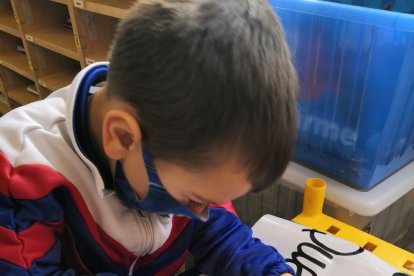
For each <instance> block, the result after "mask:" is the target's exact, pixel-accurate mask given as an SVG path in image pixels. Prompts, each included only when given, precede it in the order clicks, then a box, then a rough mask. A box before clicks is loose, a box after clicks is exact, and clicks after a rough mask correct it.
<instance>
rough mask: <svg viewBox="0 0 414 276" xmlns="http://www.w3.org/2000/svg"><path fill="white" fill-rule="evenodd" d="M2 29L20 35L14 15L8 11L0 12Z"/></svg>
mask: <svg viewBox="0 0 414 276" xmlns="http://www.w3.org/2000/svg"><path fill="white" fill-rule="evenodd" d="M0 30H1V31H3V32H6V33H9V34H11V35H14V36H17V37H19V36H20V33H19V28H18V27H17V23H16V20H15V19H14V15H13V14H10V13H7V12H0Z"/></svg>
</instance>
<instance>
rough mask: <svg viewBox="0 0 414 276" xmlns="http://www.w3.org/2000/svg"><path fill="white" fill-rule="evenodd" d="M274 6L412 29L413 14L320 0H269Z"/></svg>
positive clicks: (413, 28) (329, 16)
mask: <svg viewBox="0 0 414 276" xmlns="http://www.w3.org/2000/svg"><path fill="white" fill-rule="evenodd" d="M269 3H270V4H271V6H272V7H274V8H275V11H276V13H277V11H278V10H279V9H285V10H292V11H296V12H299V13H306V14H311V15H316V16H323V17H328V18H334V19H338V20H344V21H350V22H359V23H364V24H366V25H373V26H381V27H385V28H390V29H394V30H405V31H409V32H413V31H414V15H411V14H406V13H399V12H392V11H388V10H380V9H374V8H366V7H361V6H354V5H347V4H342V3H335V2H329V1H322V0H270V1H269Z"/></svg>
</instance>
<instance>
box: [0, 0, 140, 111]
mask: <svg viewBox="0 0 414 276" xmlns="http://www.w3.org/2000/svg"><path fill="white" fill-rule="evenodd" d="M134 2H135V0H0V116H1V115H2V114H4V113H6V112H8V111H9V110H10V109H12V108H14V107H17V106H20V105H24V104H28V103H31V102H33V101H37V100H39V99H43V98H45V97H47V96H48V95H49V94H50V93H52V92H53V91H55V90H57V89H60V88H62V87H64V86H66V85H68V84H70V83H71V82H72V80H73V78H74V77H75V76H76V74H77V73H78V72H79V71H80V70H81V69H82V68H84V67H85V66H87V65H88V64H91V63H93V62H97V61H104V60H107V58H108V51H109V48H110V45H111V43H112V40H113V37H114V34H115V30H116V27H117V25H118V22H119V19H120V18H123V17H124V16H125V15H126V14H127V12H128V9H129V8H130V7H131V6H132V5H133V3H134ZM18 45H19V47H17V46H18ZM28 87H30V89H28ZM29 90H31V91H33V90H35V91H37V92H36V93H37V94H35V93H32V92H30V91H29Z"/></svg>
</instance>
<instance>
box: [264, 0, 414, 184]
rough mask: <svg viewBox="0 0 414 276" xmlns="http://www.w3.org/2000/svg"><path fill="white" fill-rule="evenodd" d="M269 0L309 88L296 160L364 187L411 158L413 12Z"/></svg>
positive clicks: (302, 98) (311, 0)
mask: <svg viewBox="0 0 414 276" xmlns="http://www.w3.org/2000/svg"><path fill="white" fill-rule="evenodd" d="M344 1H346V0H344ZM336 2H338V1H336ZM348 2H350V1H348ZM353 2H361V1H356V0H354V1H353ZM409 2H411V1H409ZM270 3H271V4H272V6H273V7H274V9H275V11H276V13H277V14H278V15H279V17H280V19H281V22H282V24H283V26H284V29H285V32H286V38H287V41H288V44H289V47H290V49H291V52H292V55H293V57H294V62H295V66H296V69H297V71H298V74H299V79H300V85H301V88H302V91H301V93H300V96H299V103H298V108H299V114H300V116H299V119H298V138H297V141H296V146H295V153H294V159H295V160H297V161H298V162H300V163H302V164H305V165H307V166H310V167H312V168H314V169H316V170H318V171H320V172H322V173H324V174H326V175H329V176H331V177H333V178H336V179H337V180H339V181H341V182H343V183H345V184H348V185H350V186H353V187H355V188H357V189H361V190H368V189H370V188H372V187H373V186H374V185H376V184H377V183H379V182H380V181H382V180H383V179H384V178H386V177H388V176H389V175H391V174H392V173H394V172H396V171H397V170H398V169H399V168H401V167H402V166H404V165H405V164H407V163H408V162H410V161H412V160H413V159H414V148H413V146H414V15H411V14H408V13H398V12H392V11H386V10H379V9H373V8H366V7H360V6H355V5H345V4H339V3H334V2H328V1H317V0H271V1H270Z"/></svg>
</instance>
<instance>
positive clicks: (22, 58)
mask: <svg viewBox="0 0 414 276" xmlns="http://www.w3.org/2000/svg"><path fill="white" fill-rule="evenodd" d="M0 41H1V42H0V64H1V65H3V66H5V67H7V68H9V69H10V70H13V71H14V72H16V73H18V74H20V75H22V76H24V77H26V78H28V79H30V80H32V81H33V80H34V76H33V72H32V71H31V70H30V66H29V61H28V59H27V55H26V53H25V52H21V51H18V46H20V49H23V50H24V46H23V42H22V40H21V39H20V38H19V37H15V36H12V35H10V34H7V33H4V32H0ZM24 51H25V50H24Z"/></svg>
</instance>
